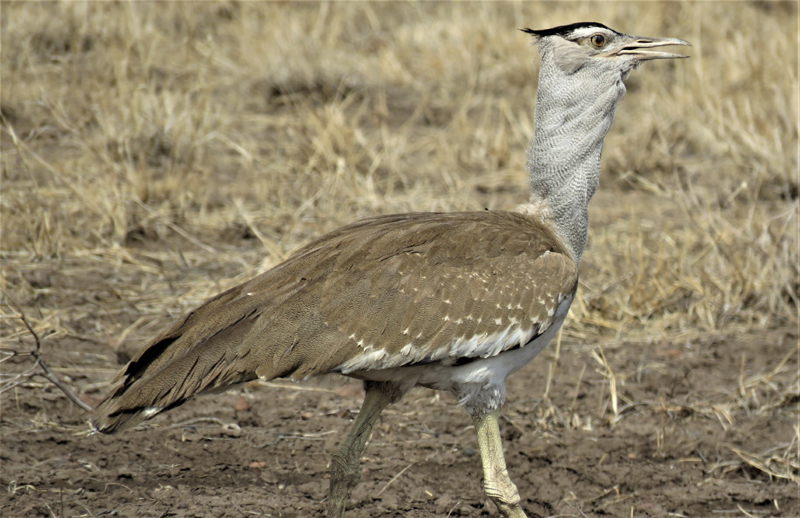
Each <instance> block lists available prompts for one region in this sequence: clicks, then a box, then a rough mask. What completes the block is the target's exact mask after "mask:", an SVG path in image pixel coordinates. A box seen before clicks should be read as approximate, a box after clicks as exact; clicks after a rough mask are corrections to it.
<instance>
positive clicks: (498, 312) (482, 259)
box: [92, 211, 577, 432]
mask: <svg viewBox="0 0 800 518" xmlns="http://www.w3.org/2000/svg"><path fill="white" fill-rule="evenodd" d="M576 284H577V270H576V267H575V264H574V262H573V261H572V259H571V258H570V257H569V256H568V253H567V252H566V251H565V248H564V247H563V245H562V244H561V243H560V241H559V240H558V239H557V238H556V237H555V236H554V235H553V234H552V232H551V231H550V230H549V229H548V228H547V227H545V226H543V225H542V224H541V223H539V222H538V220H536V219H535V218H531V217H528V216H524V215H521V214H516V213H511V212H501V211H492V212H474V213H448V214H437V213H417V214H403V215H394V216H384V217H379V218H373V219H369V220H365V221H361V222H359V223H355V224H353V225H350V226H347V227H343V228H341V229H339V230H337V231H334V232H332V233H330V234H327V235H325V236H323V237H322V238H320V239H318V240H316V241H314V242H312V243H311V244H309V245H308V246H306V247H304V248H303V249H301V250H300V251H298V252H297V253H296V254H294V255H293V256H292V257H291V258H289V259H288V260H287V261H285V262H284V263H282V264H280V265H279V266H277V267H275V268H274V269H272V270H270V271H268V272H265V273H264V274H262V275H260V276H258V277H256V278H254V279H252V280H251V281H248V282H246V283H244V284H242V285H240V286H237V287H235V288H232V289H230V290H228V291H226V292H224V293H222V294H220V295H218V296H217V297H215V298H213V299H211V300H209V301H208V302H206V303H205V304H203V305H202V306H200V307H199V308H197V309H196V310H194V311H192V312H191V313H189V314H188V315H186V316H185V317H184V318H183V319H182V320H180V321H178V322H176V323H175V324H174V325H173V326H172V327H171V328H169V329H168V330H166V331H165V332H164V333H162V334H161V335H160V336H159V337H158V338H157V339H156V340H154V341H153V342H152V343H151V345H149V346H148V347H147V348H145V349H144V350H143V351H142V353H141V354H140V355H139V356H138V357H137V358H136V359H135V360H133V361H131V363H130V364H129V365H128V366H127V368H126V369H125V370H124V371H123V373H122V374H121V376H122V380H121V383H120V385H119V386H118V387H117V388H116V389H115V390H113V391H112V392H111V393H110V394H109V395H108V396H107V397H106V399H105V400H104V401H103V402H102V403H101V404H100V405H98V407H97V409H96V410H95V412H94V414H93V419H92V421H93V423H94V425H95V426H96V427H97V428H98V429H99V430H101V431H104V432H113V431H117V430H119V429H123V428H128V427H130V426H132V425H134V424H136V423H138V422H140V421H141V420H143V419H145V418H148V417H151V416H152V415H155V414H156V413H158V412H160V411H162V410H165V409H168V408H171V407H174V406H176V405H179V404H181V403H182V402H183V401H185V400H186V399H188V398H190V397H191V396H193V395H195V394H197V393H200V392H203V391H207V390H212V389H217V388H222V387H225V386H229V385H233V384H236V383H241V382H245V381H249V380H252V379H255V378H256V377H261V378H263V379H272V378H277V377H292V378H305V377H309V376H314V375H318V374H322V373H326V372H332V371H338V372H345V373H347V372H351V371H354V370H369V369H381V368H387V367H397V366H402V365H408V364H413V363H419V362H425V361H433V360H443V359H445V358H447V357H449V356H450V355H456V356H459V357H462V356H466V357H478V356H484V357H485V356H491V355H494V354H498V353H499V352H501V351H502V350H504V349H507V348H509V347H513V346H519V345H524V344H508V343H504V344H500V345H498V344H497V343H496V341H495V342H492V341H491V340H487V337H492V336H498V334H502V333H503V332H504V330H508V329H509V328H510V327H514V326H518V327H519V328H520V329H521V330H523V331H524V333H523V334H526V333H527V334H528V335H531V336H532V335H535V334H538V333H539V332H542V331H544V330H545V329H546V328H547V327H549V325H550V324H551V323H552V317H553V310H554V308H555V306H556V305H557V303H558V302H560V300H563V298H565V297H566V296H568V295H569V294H571V293H572V292H574V290H575V287H576ZM473 337H477V338H474V339H473Z"/></svg>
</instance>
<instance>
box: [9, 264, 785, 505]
mask: <svg viewBox="0 0 800 518" xmlns="http://www.w3.org/2000/svg"><path fill="white" fill-rule="evenodd" d="M112 274H113V272H110V271H105V272H103V271H93V272H91V274H90V273H89V272H88V271H87V272H85V275H84V276H83V277H77V278H76V277H75V276H74V275H70V276H66V275H64V274H63V273H59V272H57V271H53V270H47V269H42V270H38V271H35V272H30V273H29V274H28V275H29V280H30V281H31V282H34V283H38V285H40V286H43V287H45V286H46V287H48V289H49V290H50V291H51V292H53V293H60V294H62V297H61V298H60V300H59V301H58V302H59V303H60V304H74V305H75V308H76V310H77V309H78V308H85V307H86V306H87V305H89V306H95V307H96V306H98V305H100V306H102V305H103V303H104V302H103V301H104V300H108V299H109V298H112V297H114V293H113V290H112V289H111V287H110V285H109V284H108V281H107V280H103V279H108V278H109V277H107V276H110V275H112ZM77 286H81V288H82V289H81V291H80V292H78V291H76V290H75V288H76V287H77ZM69 292H72V293H73V295H72V296H64V295H63V294H64V293H69ZM42 297H43V299H42V300H41V301H40V303H42V304H47V302H48V301H47V300H46V299H47V298H48V295H43V296H42ZM80 299H83V300H80ZM82 313H83V314H82ZM126 315H127V318H135V315H133V314H131V313H130V312H128V313H126ZM73 317H74V318H75V320H74V321H73V322H72V325H73V326H74V329H76V330H83V332H85V333H86V334H85V335H79V334H76V335H74V336H66V337H62V338H59V339H58V340H57V342H58V343H57V344H55V343H50V341H49V340H47V339H46V340H45V341H44V344H43V351H42V352H43V354H44V355H45V357H46V358H47V361H48V362H49V364H50V365H52V366H58V368H57V369H55V370H56V372H57V373H58V375H59V376H61V377H62V378H63V379H64V380H66V381H67V382H68V383H69V385H70V386H72V387H73V388H75V389H76V390H77V391H78V392H79V393H81V394H83V396H82V397H83V399H84V400H85V401H87V402H92V401H93V400H95V398H97V397H99V396H100V395H101V394H102V393H103V390H104V389H105V387H106V386H107V380H108V379H109V378H110V377H111V376H112V374H113V368H112V367H113V366H114V365H116V364H117V360H118V358H117V356H116V355H115V353H114V352H113V351H112V350H111V349H110V348H109V346H108V345H107V344H104V343H100V341H99V340H98V338H97V337H96V336H94V333H93V328H95V329H96V328H99V327H102V326H103V325H106V324H108V323H109V322H104V320H108V319H111V318H112V316H111V315H110V314H108V313H106V314H105V315H103V314H90V315H88V316H87V315H86V314H85V313H84V312H82V311H76V312H75V314H74V315H73ZM117 318H119V316H118V315H117ZM797 338H798V337H797V334H796V331H794V330H793V329H776V330H774V331H771V332H769V333H760V334H757V335H752V336H743V335H740V336H718V337H715V338H709V339H703V338H701V339H697V340H693V341H691V342H686V343H670V342H669V341H667V340H665V341H663V342H662V343H655V344H641V343H627V342H624V341H623V342H622V343H621V344H619V346H618V347H614V348H613V349H611V350H608V351H604V353H603V354H604V355H605V356H606V359H607V360H608V362H609V364H611V365H615V366H617V368H618V369H620V370H622V371H627V372H635V373H636V374H635V376H631V377H629V378H628V379H626V380H625V381H624V383H621V384H618V385H617V390H618V392H619V394H618V395H619V397H620V399H622V400H623V401H630V402H631V403H629V404H625V405H622V406H621V407H620V408H619V409H618V412H617V418H616V420H614V419H611V418H603V417H597V416H604V415H605V416H608V409H607V408H606V407H607V405H608V403H607V401H608V398H607V396H608V394H607V390H608V382H607V375H606V374H604V371H603V370H602V368H601V365H600V363H599V362H598V361H596V359H594V358H593V357H592V356H589V355H575V354H572V353H571V352H570V349H571V348H570V347H569V345H568V344H566V343H565V344H562V351H561V356H560V358H559V361H558V365H557V369H556V377H555V380H554V383H553V384H552V386H551V389H550V394H549V401H545V400H543V398H542V394H543V391H544V390H545V386H546V379H547V373H548V368H549V365H550V362H549V361H546V360H541V359H540V360H539V361H534V362H532V363H531V364H530V365H528V366H527V367H526V368H524V369H523V370H522V371H520V372H519V373H517V374H516V375H514V376H512V377H511V378H510V381H509V391H508V392H509V401H508V403H507V405H506V408H505V411H504V414H503V415H504V420H503V434H504V438H505V447H506V451H507V453H506V457H507V460H508V465H509V470H510V473H511V476H512V478H513V479H514V480H515V482H516V483H517V485H518V486H519V490H520V493H521V495H523V502H524V507H525V509H526V510H527V511H528V512H529V515H530V516H540V517H546V516H640V517H641V516H648V517H650V516H652V517H655V516H729V515H730V516H785V517H790V516H800V497H799V496H798V486H797V485H796V484H795V483H793V482H791V481H788V480H782V479H780V478H777V477H770V476H769V475H768V474H767V471H768V470H769V469H771V467H772V468H775V467H777V468H780V466H781V462H783V463H789V462H791V459H792V458H793V456H794V450H795V448H796V447H797V445H796V442H795V441H796V439H795V438H796V434H797V428H796V427H797V412H796V410H797V403H798V398H797V396H796V395H795V396H792V397H788V398H786V399H785V400H784V401H782V402H781V403H780V404H779V405H777V406H775V407H773V408H769V409H764V408H761V409H759V410H758V411H752V412H748V411H747V410H746V408H745V409H744V410H742V411H738V412H733V413H732V412H731V410H730V407H729V406H726V402H725V401H723V400H720V399H719V397H717V400H716V401H714V400H710V401H709V400H708V399H707V398H708V395H711V394H716V395H719V394H724V393H733V394H736V393H738V391H740V390H742V391H745V393H749V392H750V389H749V388H748V387H747V386H746V385H747V383H748V377H749V374H750V373H752V372H763V371H764V369H765V367H768V366H773V367H774V366H780V367H781V369H780V370H783V369H784V368H785V369H788V370H790V371H792V370H796V369H797V365H796V355H795V356H792V355H791V354H790V355H789V356H788V357H787V351H791V349H792V348H791V344H793V343H795V342H796V341H797ZM24 339H25V340H26V342H29V341H30V340H29V338H28V337H24ZM54 342H55V341H54ZM121 356H123V357H124V354H121ZM121 359H124V358H121ZM7 362H8V363H7V365H8V368H9V369H11V368H12V367H11V366H12V365H13V368H16V369H18V370H20V371H23V370H24V369H23V367H30V366H31V363H32V362H31V359H30V358H28V357H17V358H12V359H10V360H7ZM15 362H16V363H15ZM268 385H269V386H263V385H259V386H252V387H248V388H245V389H244V390H243V391H236V392H229V393H225V394H221V395H216V396H206V397H203V398H200V399H197V400H194V401H192V402H190V403H188V404H186V405H185V406H183V407H181V408H179V409H177V410H175V411H172V412H169V413H167V414H165V415H164V416H163V418H159V419H157V420H154V421H152V422H148V423H147V424H146V425H145V426H143V427H141V428H140V429H137V430H134V431H130V432H126V433H123V434H121V435H117V436H103V435H97V434H95V435H89V434H88V433H87V432H88V429H87V426H86V416H85V414H84V412H82V411H81V410H80V409H78V408H77V406H75V405H73V404H71V403H70V402H68V401H67V400H66V399H65V397H64V396H63V394H62V393H61V392H60V391H59V390H58V389H57V388H55V387H54V386H53V385H52V384H51V383H50V382H48V381H47V380H45V379H43V378H34V379H32V380H31V381H29V382H28V383H25V384H23V385H21V386H18V387H17V388H16V389H15V390H14V391H13V393H9V394H7V395H6V397H4V399H3V407H2V421H0V433H2V446H3V447H2V452H1V453H0V460H2V466H3V469H2V474H0V482H1V483H2V487H3V488H5V490H4V491H3V492H2V493H0V514H2V516H9V517H11V516H20V517H22V516H25V517H34V516H41V517H68V516H125V517H127V516H131V517H132V516H158V517H166V516H180V517H190V516H198V517H199V516H204V517H212V516H231V517H233V516H237V517H238V516H249V515H255V516H260V515H263V516H286V517H292V516H297V517H300V516H323V515H324V509H325V502H324V501H325V496H326V491H327V486H328V462H329V457H330V454H331V453H332V452H333V451H334V450H335V448H336V447H337V444H338V443H339V441H340V440H341V439H342V437H343V436H344V434H345V432H346V429H347V428H348V425H349V424H350V423H351V421H352V419H353V415H354V413H355V412H357V411H358V407H359V404H360V397H361V395H362V391H361V387H360V386H359V385H358V384H357V383H355V382H351V381H348V380H346V379H345V378H342V377H330V378H326V379H321V380H316V381H314V382H310V383H306V384H303V385H302V386H296V385H291V384H288V383H287V384H286V386H281V384H278V383H275V384H268ZM764 390H769V388H768V387H766V386H765V385H762V388H761V389H759V390H757V391H756V392H755V394H751V395H750V396H749V397H752V398H754V401H755V400H757V399H758V398H759V397H762V398H763V397H768V395H764V394H763V393H762V392H763V391H764ZM453 403H454V402H453V401H452V398H451V397H450V396H448V395H438V394H436V393H434V392H432V391H429V390H423V389H418V390H416V391H414V392H412V393H411V394H410V395H409V396H407V397H406V398H405V399H404V400H403V401H401V402H400V403H399V404H396V405H395V406H393V407H390V408H389V409H388V410H387V411H385V412H384V414H383V416H382V418H381V421H380V423H379V425H378V426H377V427H376V430H375V432H374V434H373V437H372V439H371V442H370V444H369V445H368V448H367V452H366V456H365V457H364V458H363V459H362V461H363V462H362V467H363V481H362V484H361V485H360V486H359V487H358V488H357V489H356V491H355V492H354V494H353V499H352V503H351V505H350V508H351V509H350V512H349V513H348V516H355V517H367V516H420V517H421V516H495V515H496V510H495V509H494V506H493V504H491V502H489V501H488V500H487V499H486V498H484V496H483V494H482V490H481V471H480V460H479V456H478V455H477V453H476V450H477V443H476V439H475V436H474V431H473V429H472V427H471V422H470V419H469V418H468V416H467V415H466V414H464V413H463V412H462V411H461V410H460V409H458V408H457V406H456V405H454V404H453ZM753 406H754V407H755V405H753ZM564 413H566V414H568V415H561V414H564ZM593 416H594V417H593ZM565 421H571V423H570V425H569V426H564V425H560V424H559V423H561V422H565ZM612 421H615V422H612ZM765 452H767V453H768V454H767V455H765ZM764 458H768V459H770V460H769V463H770V465H767V466H765V465H763V463H764V460H763V459H764ZM759 466H760V467H759Z"/></svg>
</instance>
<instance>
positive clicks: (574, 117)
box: [523, 22, 688, 263]
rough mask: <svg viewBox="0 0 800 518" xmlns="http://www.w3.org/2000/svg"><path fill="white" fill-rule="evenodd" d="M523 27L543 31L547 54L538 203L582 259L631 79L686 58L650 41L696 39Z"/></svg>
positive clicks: (536, 147)
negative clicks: (608, 142)
mask: <svg viewBox="0 0 800 518" xmlns="http://www.w3.org/2000/svg"><path fill="white" fill-rule="evenodd" d="M523 32H526V33H529V34H532V35H534V36H535V37H536V38H537V40H536V42H537V43H538V45H539V50H540V53H541V55H542V63H541V69H540V72H539V85H538V91H537V96H536V114H535V130H534V136H533V139H532V141H531V144H530V147H529V149H528V160H527V167H528V172H529V175H530V185H531V204H532V205H535V206H539V207H543V208H544V213H545V214H547V215H549V217H550V218H551V220H552V222H553V226H554V228H555V230H556V232H557V233H558V234H559V235H560V236H561V237H562V239H564V240H565V242H566V243H567V245H568V247H569V248H570V250H571V252H572V256H573V259H574V260H575V261H576V263H578V262H580V260H581V256H582V255H583V251H584V248H585V246H586V239H587V232H588V205H589V200H590V199H591V197H592V195H594V193H595V190H596V189H597V185H598V183H599V179H600V155H601V153H602V150H603V139H604V138H605V136H606V133H607V132H608V130H609V128H610V127H611V123H612V121H613V119H614V112H615V110H616V107H617V103H618V102H619V100H620V99H622V97H623V96H624V95H625V84H624V83H623V80H624V79H625V78H627V76H628V74H629V73H630V71H631V70H632V69H634V68H635V67H637V66H638V65H639V64H640V63H642V62H643V61H648V60H652V59H665V58H676V57H685V56H680V55H677V54H669V53H665V52H654V51H651V50H649V49H650V48H653V47H659V46H663V45H688V43H686V42H685V41H683V40H678V39H674V38H642V37H639V36H631V35H628V34H622V33H619V32H617V31H615V30H613V29H610V28H608V27H606V26H605V25H603V24H600V23H594V22H584V23H575V24H571V25H563V26H560V27H555V28H552V29H546V30H540V31H535V30H532V29H523Z"/></svg>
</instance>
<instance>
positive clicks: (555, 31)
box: [520, 22, 617, 38]
mask: <svg viewBox="0 0 800 518" xmlns="http://www.w3.org/2000/svg"><path fill="white" fill-rule="evenodd" d="M584 27H597V28H598V29H607V30H609V31H611V32H617V31H615V30H614V29H612V28H611V27H607V26H605V25H603V24H602V23H598V22H578V23H571V24H569V25H559V26H558V27H553V28H552V29H541V30H538V31H537V30H534V29H520V30H521V31H522V32H525V33H527V34H533V35H534V36H537V37H539V38H544V37H545V36H565V35H567V34H569V33H571V32H572V31H574V30H576V29H583V28H584Z"/></svg>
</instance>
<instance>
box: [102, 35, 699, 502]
mask: <svg viewBox="0 0 800 518" xmlns="http://www.w3.org/2000/svg"><path fill="white" fill-rule="evenodd" d="M523 31H524V32H527V33H529V34H532V35H533V36H534V37H535V39H536V40H537V41H538V45H539V50H540V52H541V57H542V63H541V70H540V73H539V87H538V94H537V105H536V115H535V132H534V136H533V141H532V143H531V146H530V150H529V152H528V161H527V165H528V169H529V172H530V184H531V201H530V203H528V204H525V205H523V206H521V207H519V208H518V209H516V210H514V211H485V212H460V213H444V214H443V213H412V214H399V215H393V216H380V217H376V218H372V219H368V220H364V221H360V222H357V223H354V224H352V225H349V226H346V227H344V228H341V229H339V230H336V231H334V232H331V233H330V234H327V235H325V236H323V237H321V238H319V239H317V240H316V241H313V242H312V243H310V244H309V245H307V246H305V247H304V248H302V249H300V250H299V251H298V252H297V253H295V254H294V255H292V256H291V257H290V258H289V259H288V260H286V261H285V262H284V263H282V264H280V265H278V266H276V267H275V268H273V269H272V270H269V271H268V272H266V273H263V274H261V275H259V276H258V277H256V278H254V279H252V280H250V281H248V282H246V283H244V284H242V285H240V286H237V287H235V288H232V289H229V290H228V291H226V292H224V293H222V294H220V295H218V296H217V297H214V298H213V299H211V300H209V301H207V302H206V303H204V304H203V305H202V306H200V307H199V308H197V309H195V310H194V311H192V312H190V313H189V314H188V315H186V316H184V317H183V318H181V319H180V320H179V321H177V322H175V324H174V325H173V326H172V327H170V328H169V329H167V330H166V331H164V332H163V333H162V334H161V335H160V336H158V337H157V338H156V339H155V340H153V341H152V342H151V343H150V345H149V346H148V347H146V348H145V349H144V350H143V351H142V352H141V353H140V354H139V356H138V357H137V358H136V359H134V360H133V361H131V362H130V364H128V366H127V367H126V368H125V369H124V371H123V372H121V373H120V376H119V378H120V381H119V384H118V386H116V388H114V389H113V390H112V391H111V393H110V394H109V395H108V396H106V398H105V399H104V400H103V401H102V402H101V403H100V404H99V405H98V406H97V408H96V409H95V410H94V413H93V415H92V425H93V426H94V428H95V429H96V430H99V431H101V432H105V433H113V432H118V431H120V430H123V429H126V428H130V427H131V426H134V425H135V424H137V423H139V422H141V421H142V420H144V419H148V418H150V417H153V416H154V415H156V414H158V413H159V412H162V411H164V410H168V409H170V408H174V407H176V406H178V405H180V404H181V403H183V402H185V401H186V400H187V399H189V398H191V397H193V396H194V395H196V394H200V393H202V392H207V391H211V390H219V389H221V388H224V387H228V386H231V385H234V384H238V383H242V382H246V381H250V380H254V379H256V378H261V379H263V380H270V379H274V378H280V377H289V378H293V379H304V378H308V377H311V376H316V375H319V374H324V373H331V372H337V373H341V374H344V375H347V376H351V377H353V378H358V379H360V380H363V381H364V387H365V392H366V395H365V397H364V403H363V405H362V407H361V410H360V412H359V414H358V418H357V419H356V421H355V423H354V425H353V428H352V429H351V431H350V433H349V435H348V436H347V438H346V439H345V441H344V443H343V444H342V446H341V448H340V449H339V451H338V452H337V453H335V454H334V456H333V460H332V462H331V479H330V501H329V509H328V512H329V516H331V517H340V516H342V514H343V513H344V509H345V504H346V502H347V499H348V496H349V495H350V492H351V491H352V489H353V488H354V487H355V486H356V484H357V483H358V481H359V479H360V475H361V471H360V469H359V457H360V456H361V453H362V452H363V450H364V447H365V444H366V442H367V439H368V437H369V435H370V432H371V430H372V427H373V425H374V424H375V422H376V421H377V420H378V416H379V415H380V413H381V411H382V410H383V409H384V408H385V407H386V406H387V405H389V404H391V403H394V402H396V401H397V400H399V399H400V398H401V397H402V396H403V395H404V394H405V393H407V392H408V391H409V390H411V389H412V388H413V387H415V386H423V387H429V388H433V389H438V390H444V391H448V392H451V393H453V394H454V395H455V397H456V398H457V399H458V401H459V403H460V404H461V405H462V407H463V408H464V410H466V412H467V413H468V414H469V415H470V416H472V419H473V421H474V424H475V430H476V432H477V435H478V444H479V447H480V453H481V460H482V463H483V475H484V489H485V492H486V494H487V495H488V496H489V497H490V498H491V499H492V500H493V501H494V502H495V503H496V504H497V507H498V509H499V510H500V513H501V514H502V515H503V516H505V517H513V518H520V517H524V516H525V513H524V511H523V510H522V507H521V506H520V497H519V493H518V491H517V488H516V486H515V485H514V483H513V482H512V481H511V479H510V478H509V476H508V472H507V470H506V464H505V459H504V456H503V449H502V444H501V440H500V431H499V427H498V412H499V409H500V407H501V406H502V405H503V402H504V400H505V392H506V390H505V378H506V376H508V375H509V374H511V373H513V372H515V371H517V370H518V369H520V368H521V367H522V366H523V365H525V364H526V363H528V362H529V361H530V360H532V359H533V358H534V357H535V356H536V355H537V354H538V353H539V352H540V351H541V350H542V349H543V348H544V347H545V346H546V345H547V343H548V342H549V341H550V339H551V338H552V337H553V335H554V334H555V333H556V330H557V329H558V328H559V326H560V325H561V323H562V322H563V321H564V317H565V316H566V314H567V310H568V309H569V306H570V303H571V302H572V299H573V297H574V296H575V290H576V288H577V285H578V265H579V263H580V260H581V255H582V254H583V249H584V246H585V244H586V236H587V206H588V204H589V199H590V198H591V197H592V195H593V194H594V192H595V189H596V188H597V184H598V178H599V175H600V153H601V150H602V147H603V138H604V137H605V135H606V132H607V131H608V129H609V127H610V126H611V121H612V119H613V117H614V110H615V109H616V106H617V102H618V101H619V100H620V99H621V98H622V96H623V94H624V93H625V85H624V84H623V80H624V79H625V78H626V77H627V76H628V74H629V73H630V71H631V70H632V69H634V68H636V67H637V66H638V65H639V64H640V63H642V62H644V61H650V60H653V59H669V58H679V57H685V56H681V55H678V54H671V53H666V52H658V51H655V50H652V49H653V48H656V47H662V46H665V45H689V43H687V42H685V41H683V40H679V39H674V38H643V37H639V36H630V35H627V34H622V33H619V32H616V31H614V30H612V29H610V28H608V27H606V26H605V25H602V24H599V23H576V24H572V25H564V26H561V27H555V28H552V29H546V30H539V31H536V30H531V29H523Z"/></svg>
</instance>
